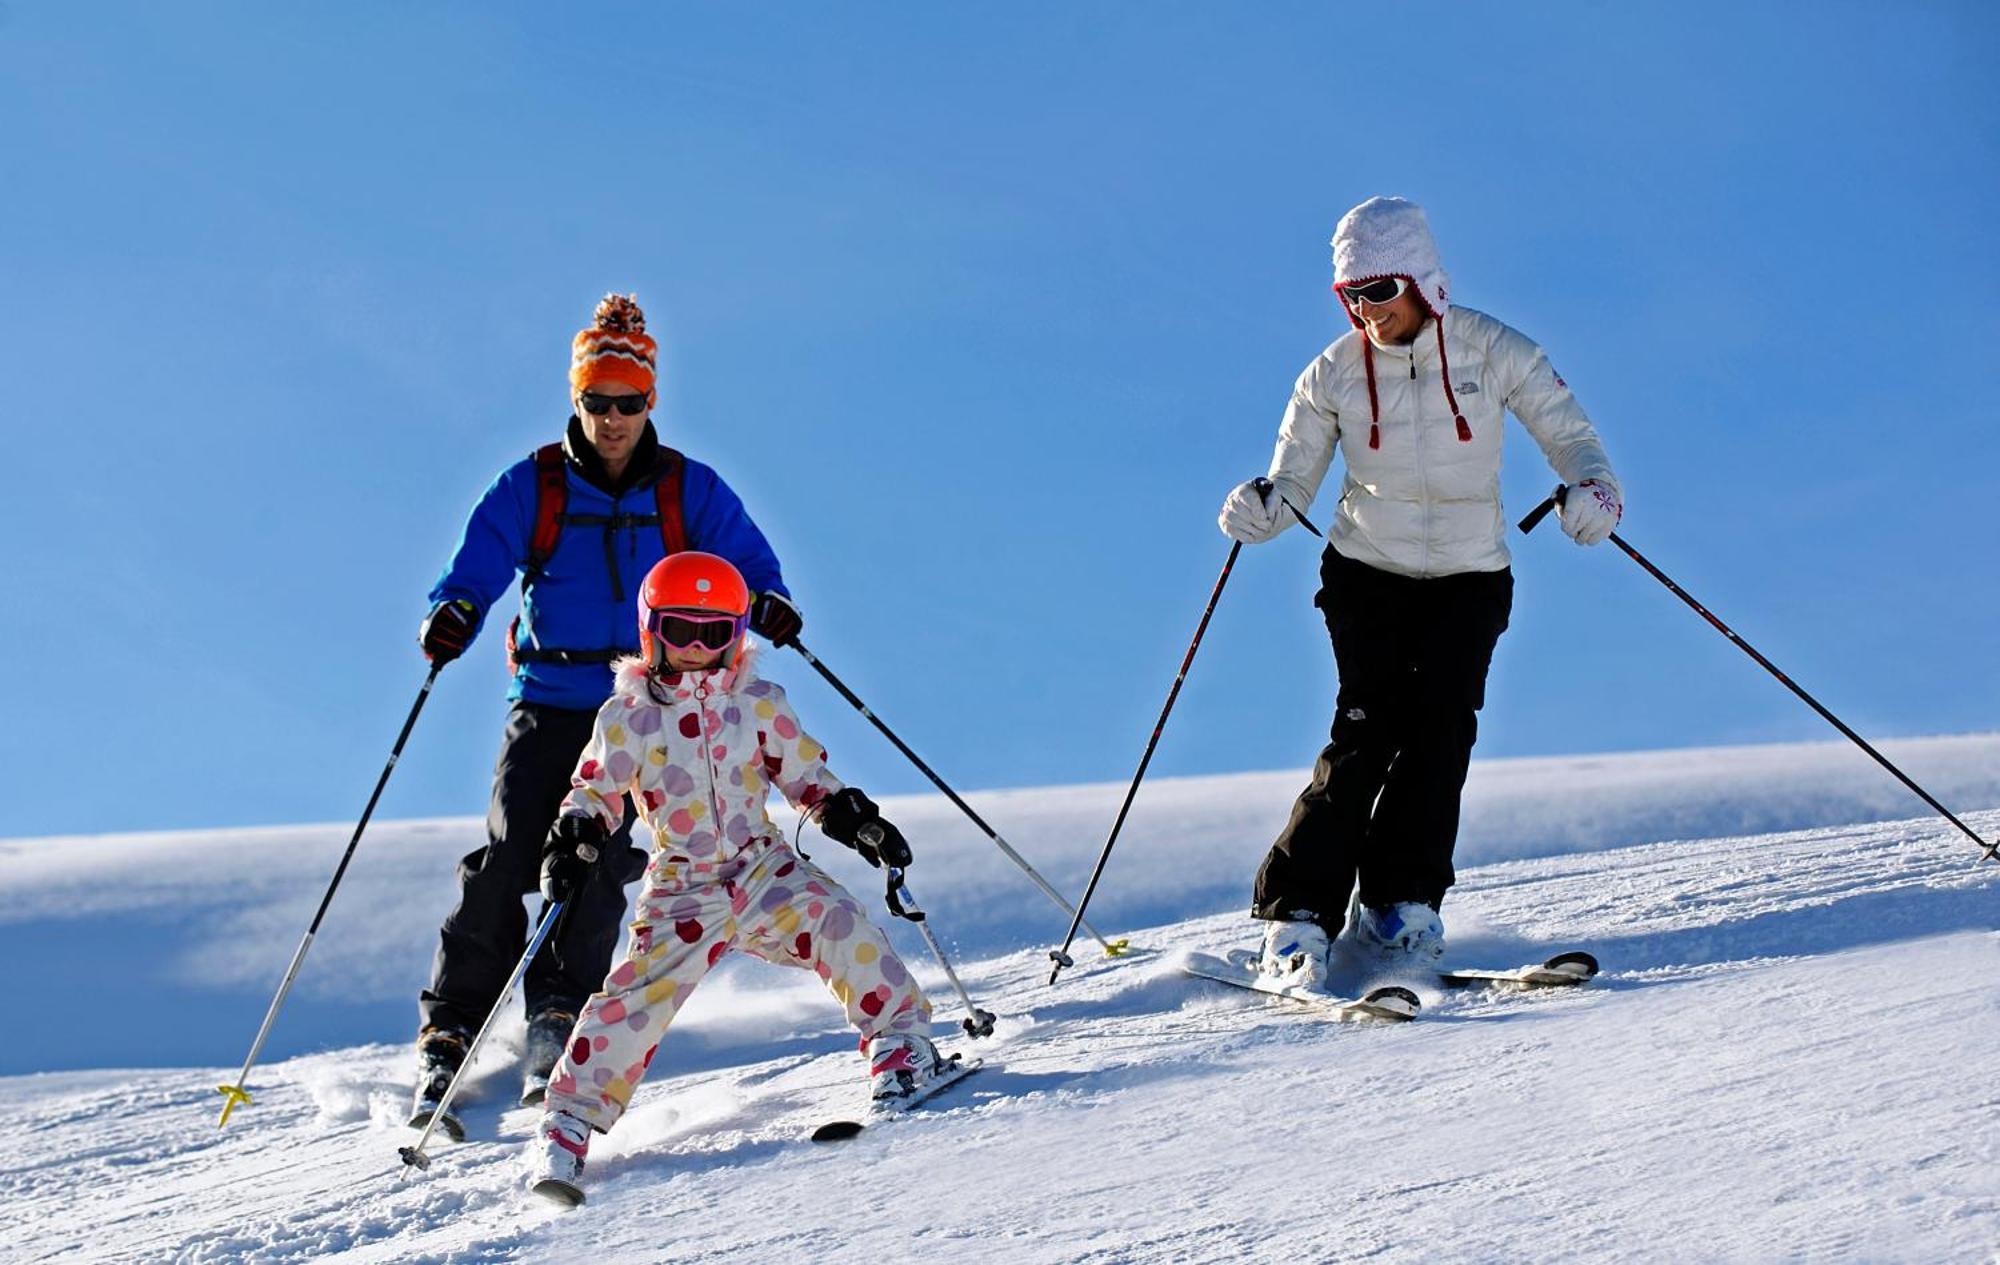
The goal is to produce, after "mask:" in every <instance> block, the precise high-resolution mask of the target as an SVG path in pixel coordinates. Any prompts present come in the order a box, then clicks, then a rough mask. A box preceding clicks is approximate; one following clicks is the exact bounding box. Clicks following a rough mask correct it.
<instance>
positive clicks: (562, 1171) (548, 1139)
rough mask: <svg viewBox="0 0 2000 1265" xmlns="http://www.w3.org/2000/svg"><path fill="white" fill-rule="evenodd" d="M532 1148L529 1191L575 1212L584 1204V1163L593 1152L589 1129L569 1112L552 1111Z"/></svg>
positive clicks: (544, 1117) (530, 1151) (538, 1131)
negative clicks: (574, 1209) (578, 1206)
mask: <svg viewBox="0 0 2000 1265" xmlns="http://www.w3.org/2000/svg"><path fill="white" fill-rule="evenodd" d="M528 1146H529V1148H530V1149H529V1154H528V1158H529V1172H528V1189H529V1190H531V1191H533V1192H534V1193H535V1194H537V1195H540V1196H541V1197H542V1198H544V1199H547V1200H549V1201H550V1202H551V1203H558V1204H561V1205H562V1206H563V1207H565V1208H574V1207H576V1206H577V1205H578V1204H580V1203H582V1202H583V1189H582V1187H581V1185H580V1184H579V1183H581V1182H582V1181H583V1159H584V1156H585V1155H586V1154H587V1153H588V1152H589V1150H590V1126H589V1125H588V1124H586V1123H584V1122H583V1121H581V1120H579V1119H577V1118H576V1117H575V1116H572V1115H571V1114H569V1113H568V1112H567V1111H551V1112H549V1113H548V1114H547V1115H544V1116H543V1117H542V1123H541V1127H540V1128H538V1129H537V1130H536V1137H535V1140H534V1141H533V1142H530V1143H529V1144H528Z"/></svg>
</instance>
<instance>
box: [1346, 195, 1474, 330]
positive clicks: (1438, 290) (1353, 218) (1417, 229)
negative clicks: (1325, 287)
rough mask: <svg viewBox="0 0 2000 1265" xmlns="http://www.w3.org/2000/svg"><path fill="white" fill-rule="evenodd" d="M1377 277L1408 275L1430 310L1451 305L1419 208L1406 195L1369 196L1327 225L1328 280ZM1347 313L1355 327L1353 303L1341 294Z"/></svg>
mask: <svg viewBox="0 0 2000 1265" xmlns="http://www.w3.org/2000/svg"><path fill="white" fill-rule="evenodd" d="M1377 277H1408V278H1409V279H1410V280H1411V281H1413V282H1415V283H1416V287H1417V293H1418V294H1420V295H1421V296H1422V297H1423V300H1424V305H1425V306H1426V307H1428V308H1430V311H1431V315H1432V316H1443V315H1444V313H1445V309H1446V308H1448V307H1450V306H1451V302H1450V298H1449V295H1450V292H1451V278H1450V277H1449V276H1447V275H1446V274H1445V270H1444V261H1443V260H1441V259H1440V258H1439V257H1438V248H1437V239H1436V238H1434V237H1432V236H1431V225H1430V221H1429V220H1428V219H1426V218H1425V217H1424V209H1423V208H1422V207H1420V206H1418V205H1417V204H1416V203H1414V202H1411V201H1409V200H1408V199H1406V198H1370V199H1368V200H1367V201H1366V202H1363V203H1362V204H1361V205H1360V206H1357V207H1355V208H1354V209H1353V210H1352V211H1349V212H1348V213H1347V214H1345V215H1343V216H1341V217H1340V223H1339V224H1337V225H1335V226H1334V230H1333V284H1334V286H1335V287H1336V293H1338V289H1337V287H1339V286H1343V285H1346V284H1347V283H1348V282H1350V281H1373V280H1375V279H1376V278H1377ZM1340 302H1341V306H1343V307H1345V308H1347V319H1349V320H1351V321H1354V324H1355V327H1356V328H1357V329H1358V328H1360V326H1361V322H1360V321H1359V320H1356V319H1355V316H1354V309H1353V307H1352V306H1351V305H1350V304H1349V303H1348V302H1347V296H1346V295H1341V298H1340Z"/></svg>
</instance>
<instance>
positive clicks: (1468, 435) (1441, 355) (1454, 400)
mask: <svg viewBox="0 0 2000 1265" xmlns="http://www.w3.org/2000/svg"><path fill="white" fill-rule="evenodd" d="M1437 333H1438V369H1439V370H1440V371H1441V376H1442V377H1443V379H1444V402H1445V403H1446V404H1449V405H1451V420H1453V421H1454V422H1457V423H1458V442H1459V443H1461V444H1469V443H1471V442H1472V427H1471V426H1469V425H1468V424H1467V423H1466V420H1465V414H1463V413H1461V412H1459V411H1458V397H1457V396H1456V395H1454V394H1452V390H1451V357H1450V356H1448V355H1446V354H1445V350H1444V318H1443V317H1442V316H1440V317H1438V318H1437Z"/></svg>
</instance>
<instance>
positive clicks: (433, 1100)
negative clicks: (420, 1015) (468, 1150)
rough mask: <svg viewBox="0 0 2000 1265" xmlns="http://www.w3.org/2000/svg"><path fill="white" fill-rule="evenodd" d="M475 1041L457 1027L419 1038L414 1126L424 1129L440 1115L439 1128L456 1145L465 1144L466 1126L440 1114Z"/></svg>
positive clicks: (412, 1113) (434, 1030) (426, 1032)
mask: <svg viewBox="0 0 2000 1265" xmlns="http://www.w3.org/2000/svg"><path fill="white" fill-rule="evenodd" d="M471 1044H472V1038H471V1037H470V1036H468V1035H466V1034H465V1033H463V1032H460V1031H459V1030H458V1029H456V1028H425V1029H424V1030H423V1032H421V1033H419V1034H418V1036H417V1092H416V1095H415V1098H414V1100H413V1101H412V1103H411V1105H410V1127H411V1128H412V1129H421V1128H423V1127H424V1126H425V1125H427V1124H429V1123H430V1122H431V1117H433V1116H437V1127H438V1128H439V1129H441V1130H443V1131H444V1132H445V1133H446V1134H447V1135H448V1136H449V1137H450V1138H451V1140H452V1141H454V1142H463V1141H465V1126H464V1125H463V1124H461V1123H459V1119H458V1117H457V1116H454V1115H452V1114H451V1113H450V1112H449V1111H447V1112H445V1113H444V1114H443V1115H438V1108H439V1106H440V1105H441V1104H442V1103H443V1102H444V1094H445V1090H447V1089H449V1088H451V1082H452V1078H453V1077H455V1076H457V1075H458V1069H459V1068H461V1067H463V1066H464V1065H465V1051H466V1047H468V1046H470V1045H471Z"/></svg>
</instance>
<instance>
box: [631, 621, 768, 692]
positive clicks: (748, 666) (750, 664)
mask: <svg viewBox="0 0 2000 1265" xmlns="http://www.w3.org/2000/svg"><path fill="white" fill-rule="evenodd" d="M760 649H761V647H759V646H758V644H757V643H756V642H755V641H752V640H751V639H750V638H749V637H747V636H746V637H745V638H743V644H742V645H741V646H739V647H738V648H737V651H736V659H735V661H734V662H733V663H731V664H730V665H729V666H728V667H726V668H710V669H708V670H707V671H703V672H674V673H670V674H668V676H667V677H666V679H665V681H664V682H663V683H662V684H663V685H664V687H665V688H666V689H669V690H671V689H677V688H679V687H681V686H682V685H686V686H689V687H692V686H693V684H694V682H695V681H697V680H702V679H706V680H707V681H709V682H710V683H711V684H712V685H713V686H714V687H715V688H716V689H718V690H720V691H721V692H722V693H724V694H735V693H739V692H740V691H741V690H742V689H743V687H744V686H746V685H748V684H749V683H750V682H752V681H755V680H757V679H758V678H757V657H758V654H759V651H760ZM611 682H612V683H611V690H612V693H614V694H623V695H625V696H627V697H630V698H639V699H651V700H653V701H656V702H657V701H661V696H660V694H659V693H657V692H655V689H654V686H655V682H654V680H653V678H652V677H651V676H650V675H649V674H648V673H647V671H646V661H645V660H644V659H641V658H640V657H639V656H638V655H636V654H631V655H626V656H625V657H624V658H622V659H618V660H614V661H613V662H612V664H611Z"/></svg>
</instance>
